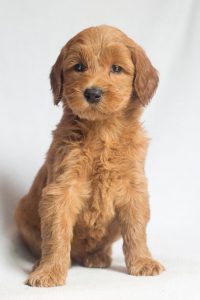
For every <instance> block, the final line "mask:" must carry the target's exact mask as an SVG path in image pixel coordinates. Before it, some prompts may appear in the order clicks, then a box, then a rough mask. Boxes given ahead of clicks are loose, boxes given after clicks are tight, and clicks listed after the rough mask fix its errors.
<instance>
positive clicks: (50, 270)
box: [25, 266, 65, 287]
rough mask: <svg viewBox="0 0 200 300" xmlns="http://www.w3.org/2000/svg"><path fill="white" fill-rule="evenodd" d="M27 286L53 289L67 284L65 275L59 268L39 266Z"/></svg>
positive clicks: (31, 274) (31, 275) (30, 276)
mask: <svg viewBox="0 0 200 300" xmlns="http://www.w3.org/2000/svg"><path fill="white" fill-rule="evenodd" d="M25 284H27V285H30V286H34V287H53V286H60V285H64V284H65V275H64V274H63V273H62V272H61V270H60V268H59V267H57V266H38V267H36V268H35V269H34V271H33V272H31V273H30V275H29V277H28V279H27V281H26V282H25Z"/></svg>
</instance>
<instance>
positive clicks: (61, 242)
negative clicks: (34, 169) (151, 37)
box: [15, 26, 164, 287]
mask: <svg viewBox="0 0 200 300" xmlns="http://www.w3.org/2000/svg"><path fill="white" fill-rule="evenodd" d="M50 81H51V87H52V92H53V96H54V103H55V104H58V103H59V102H60V101H62V105H63V111H64V112H63V117H62V119H61V121H60V123H59V124H58V126H57V128H56V130H54V132H53V141H52V144H51V146H50V148H49V151H48V153H47V156H46V160H45V162H44V164H43V166H42V167H41V169H40V170H39V172H38V174H37V176H36V178H35V180H34V182H33V185H32V187H31V188H30V191H29V192H28V194H27V195H25V196H24V197H23V198H22V199H21V201H20V202H19V204H18V206H17V208H16V212H15V219H16V223H17V225H18V228H19V231H20V234H21V236H22V238H23V240H24V241H25V243H26V244H27V245H28V247H29V248H30V250H31V251H32V252H33V253H34V254H35V255H36V256H37V257H38V258H39V260H38V262H37V263H36V264H35V266H34V267H33V271H32V272H31V274H30V275H29V277H28V280H27V284H28V285H31V286H45V287H47V286H57V285H63V284H64V283H65V278H66V275H67V271H68V268H69V266H70V261H71V260H72V261H75V262H77V263H79V264H81V265H83V266H86V267H94V268H106V267H109V266H110V264H111V248H112V243H113V242H114V241H116V240H117V239H118V238H120V236H122V238H123V250H124V255H125V262H126V266H127V272H128V273H129V274H130V275H157V274H159V273H160V272H162V271H163V270H164V267H163V266H162V265H161V264H160V263H159V262H157V261H155V260H154V259H153V258H152V256H151V253H150V251H149V249H148V246H147V241H146V225H147V222H148V220H149V203H148V191H147V180H146V177H145V174H144V162H145V155H146V150H147V146H148V138H147V137H146V134H145V131H144V129H143V128H142V126H141V123H140V116H141V114H142V112H143V107H144V106H145V105H146V104H147V103H148V102H149V100H150V99H151V97H152V96H153V94H154V92H155V90H156V87H157V84H158V74H157V71H156V70H155V69H154V67H153V66H152V64H151V62H150V61H149V59H148V58H147V56H146V54H145V52H144V51H143V50H142V48H141V47H140V46H139V45H137V44H136V43H135V42H134V41H133V40H131V39H130V38H128V37H127V36H126V35H125V34H124V33H123V32H121V31H120V30H118V29H116V28H113V27H110V26H99V27H91V28H89V29H86V30H84V31H82V32H80V33H79V34H77V35H76V36H75V37H73V38H72V39H71V40H70V41H69V42H68V43H67V44H66V45H65V46H64V47H63V48H62V50H61V52H60V55H59V56H58V58H57V60H56V63H55V64H54V66H53V67H52V71H51V74H50Z"/></svg>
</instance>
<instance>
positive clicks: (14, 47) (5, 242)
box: [0, 0, 200, 299]
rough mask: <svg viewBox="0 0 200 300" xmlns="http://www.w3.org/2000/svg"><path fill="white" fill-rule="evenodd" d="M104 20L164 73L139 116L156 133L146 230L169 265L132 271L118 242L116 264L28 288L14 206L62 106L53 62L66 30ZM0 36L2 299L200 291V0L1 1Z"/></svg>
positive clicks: (169, 295) (182, 295) (170, 295)
mask: <svg viewBox="0 0 200 300" xmlns="http://www.w3.org/2000/svg"><path fill="white" fill-rule="evenodd" d="M100 24H108V25H113V26H116V27H119V28H120V29H122V30H123V31H124V32H126V33H127V34H128V35H129V36H130V37H132V38H133V39H135V40H136V41H137V42H138V43H139V44H140V45H141V46H142V47H143V48H144V49H145V51H146V52H147V54H148V56H149V57H150V59H151V61H152V63H153V65H154V66H155V67H156V68H157V69H158V70H159V73H160V85H159V88H158V91H157V93H156V95H155V97H154V98H153V100H152V102H151V103H150V105H149V106H148V107H147V109H146V111H145V114H144V115H143V118H142V120H143V121H144V125H145V127H146V129H147V131H148V133H149V136H150V137H151V139H152V140H151V144H150V147H149V152H148V157H147V163H146V173H147V176H148V179H149V192H150V203H151V212H152V213H151V215H152V218H151V222H150V224H149V227H148V239H149V244H150V247H151V249H152V252H153V254H154V256H156V257H157V258H158V259H160V260H161V261H162V262H163V264H165V266H166V268H167V272H165V273H164V274H163V275H161V276H160V277H156V278H133V277H130V276H128V275H126V274H125V273H124V272H125V268H124V262H123V255H122V251H121V242H118V243H117V244H116V245H115V247H114V255H113V256H114V262H113V267H112V268H111V269H110V271H109V270H89V269H83V268H79V267H74V268H72V269H71V270H70V272H69V277H68V284H67V285H66V286H65V287H61V288H58V289H51V290H48V291H47V290H45V289H31V288H29V287H26V286H24V285H23V284H22V283H23V281H24V280H25V278H26V276H27V272H29V271H30V269H31V265H32V262H33V259H32V257H31V256H30V255H29V254H28V252H27V251H26V250H24V248H23V247H22V246H21V245H20V243H19V240H18V238H17V235H16V229H15V226H14V224H13V220H12V213H13V208H14V206H15V204H16V202H17V201H18V199H19V198H20V197H21V196H22V195H23V194H24V193H26V192H27V190H28V189H29V187H30V184H31V183H32V180H33V177H34V176H35V174H36V172H37V170H38V168H39V167H40V166H41V164H42V163H43V161H44V156H45V153H46V151H47V149H48V147H49V144H50V142H51V131H52V130H53V129H54V128H55V125H56V123H58V121H59V119H60V117H61V114H62V108H61V107H55V106H54V105H53V101H52V95H51V92H50V84H49V78H48V76H49V72H50V68H51V66H52V65H53V63H54V62H55V60H56V58H57V55H58V53H59V51H60V49H61V47H62V46H63V45H64V44H65V43H66V42H67V40H68V39H69V38H71V37H72V36H73V35H74V34H76V33H77V32H79V31H80V30H82V29H84V28H85V27H89V26H92V25H100ZM0 37H1V39H0V184H1V185H0V205H1V207H0V245H1V247H0V259H1V268H0V281H1V282H2V283H3V284H1V287H0V293H3V295H4V298H2V299H13V297H15V299H22V298H23V297H25V296H26V297H29V298H30V299H32V298H33V299H35V297H36V295H42V296H43V297H48V298H49V299H51V297H55V296H60V297H61V298H62V299H65V298H66V297H68V296H70V299H73V298H76V297H77V298H79V297H80V296H81V297H83V298H84V297H85V298H86V297H87V299H90V298H91V299H92V298H93V297H95V298H96V299H100V298H102V296H103V297H106V296H112V297H115V298H116V299H127V298H128V299H129V298H132V297H136V298H135V299H146V298H147V297H148V298H156V297H158V299H188V298H189V297H190V298H191V299H199V297H200V289H199V287H198V282H199V280H200V257H199V255H200V241H199V237H200V219H199V211H200V198H199V195H200V182H199V169H200V159H199V153H200V141H199V135H200V134H199V133H200V121H199V117H200V92H199V87H200V60H199V56H200V54H199V53H200V1H198V0H196V1H195V0H169V1H161V0H150V1H144V0H133V1H131V0H130V1H128V0H123V1H121V0H120V1H117V0H115V1H114V0H110V1H104V0H101V1H92V0H91V1H88V0H87V1H81V0H79V1H78V0H68V1H67V0H66V1H61V0H59V1H52V0H49V1H47V0H43V1H39V0H35V1H33V0H32V1H29V0H21V1H14V0H13V1H12V0H10V1H9V0H7V1H6V0H5V1H3V0H0ZM111 271H112V272H111ZM50 291H51V292H50ZM191 295H192V296H191ZM52 299H53V298H52Z"/></svg>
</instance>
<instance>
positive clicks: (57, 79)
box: [50, 50, 63, 105]
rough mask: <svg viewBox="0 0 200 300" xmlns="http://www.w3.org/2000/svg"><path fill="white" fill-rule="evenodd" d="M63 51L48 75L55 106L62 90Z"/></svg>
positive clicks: (59, 99) (60, 97)
mask: <svg viewBox="0 0 200 300" xmlns="http://www.w3.org/2000/svg"><path fill="white" fill-rule="evenodd" d="M62 66H63V50H61V52H60V55H59V56H58V58H57V60H56V62H55V64H54V65H53V67H52V69H51V73H50V83H51V89H52V92H53V98H54V104H55V105H57V104H58V103H59V102H60V101H61V99H62V90H63V70H62Z"/></svg>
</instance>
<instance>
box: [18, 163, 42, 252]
mask: <svg viewBox="0 0 200 300" xmlns="http://www.w3.org/2000/svg"><path fill="white" fill-rule="evenodd" d="M46 181H47V169H46V167H45V165H43V166H42V167H41V168H40V170H39V172H38V174H37V176H36V177H35V180H34V182H33V184H32V186H31V189H30V191H29V193H28V194H27V195H26V196H25V197H23V198H22V199H21V200H20V202H19V203H18V205H17V207H16V210H15V221H16V224H17V226H18V229H19V232H20V235H21V237H22V239H23V241H24V242H25V244H26V245H27V246H28V248H29V249H30V250H31V252H32V253H33V254H34V255H35V256H36V257H40V256H41V232H40V217H39V213H38V206H39V201H40V199H41V193H42V190H43V188H44V186H45V185H46Z"/></svg>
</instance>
